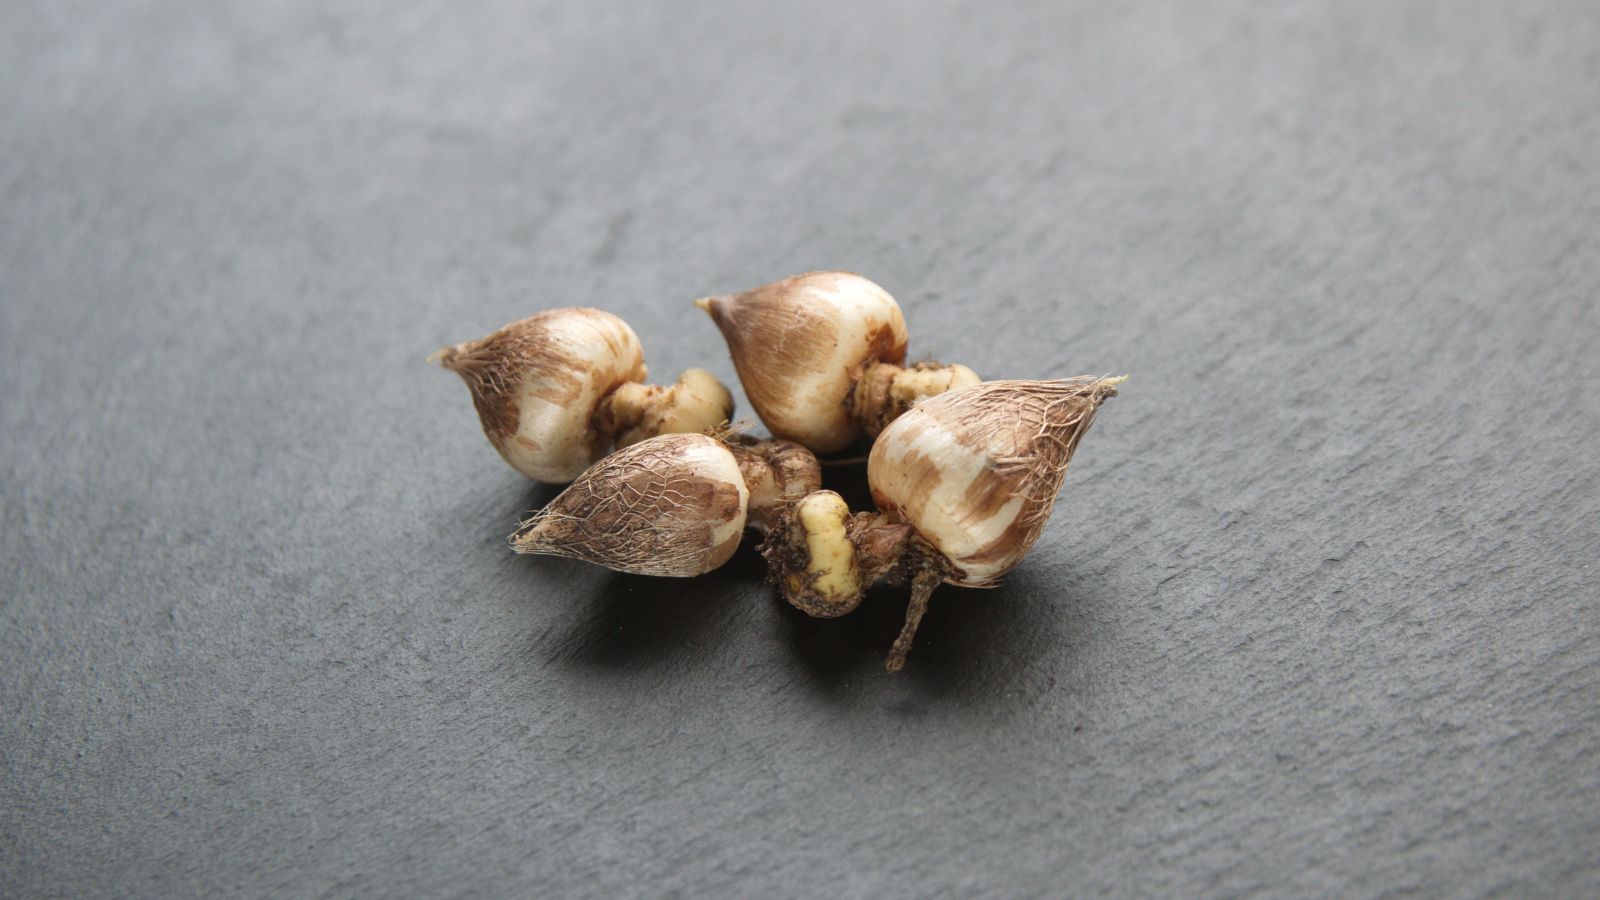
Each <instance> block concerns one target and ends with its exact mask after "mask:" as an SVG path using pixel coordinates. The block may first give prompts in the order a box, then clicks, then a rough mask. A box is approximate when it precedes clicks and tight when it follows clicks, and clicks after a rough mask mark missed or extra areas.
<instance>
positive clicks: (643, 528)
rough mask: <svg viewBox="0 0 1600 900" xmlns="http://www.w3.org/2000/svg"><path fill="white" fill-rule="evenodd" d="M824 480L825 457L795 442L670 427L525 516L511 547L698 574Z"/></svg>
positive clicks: (629, 568) (617, 566)
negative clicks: (821, 463) (821, 460)
mask: <svg viewBox="0 0 1600 900" xmlns="http://www.w3.org/2000/svg"><path fill="white" fill-rule="evenodd" d="M821 483H822V475H821V469H820V468H819V467H818V465H817V460H816V457H814V456H812V455H811V452H810V451H808V450H806V449H805V448H804V447H801V446H799V445H798V444H793V443H790V442H788V441H760V442H753V443H751V444H749V445H745V446H741V445H737V444H731V443H728V442H726V441H723V440H720V439H718V438H714V437H710V436H708V435H704V434H666V435H660V436H658V437H653V438H647V439H645V440H643V441H640V442H638V443H636V444H633V445H631V446H628V447H625V448H623V449H622V450H618V451H617V452H616V453H613V454H611V455H610V456H607V457H606V458H605V459H602V460H600V461H599V462H598V463H595V465H594V466H593V467H591V468H590V469H589V470H588V471H586V472H584V473H583V474H582V475H581V476H579V478H578V480H577V481H574V482H573V483H572V484H571V485H570V486H568V487H567V489H566V490H564V491H562V492H561V493H560V494H559V495H558V496H557V497H556V498H555V499H554V500H552V501H550V504H549V505H548V506H546V507H545V508H544V509H542V510H540V511H539V512H537V513H535V514H534V515H533V516H532V517H531V518H529V519H528V520H527V521H525V522H523V523H522V525H521V527H519V528H518V529H517V531H516V533H515V534H513V535H512V536H511V548H512V549H513V550H515V551H516V552H518V553H530V554H542V555H546V556H564V557H568V558H570V559H581V560H583V561H585V562H589V563H594V564H595V565H598V566H604V567H605V568H607V569H611V570H613V571H617V572H631V573H634V574H636V575H660V576H667V577H673V578H689V577H692V576H695V575H703V574H705V573H706V572H709V571H711V570H712V569H715V568H717V567H718V566H720V565H722V564H723V563H725V562H727V561H728V558H729V557H731V556H732V555H733V552H734V550H736V549H738V547H739V541H740V539H741V537H742V535H743V533H744V530H745V528H747V527H749V528H753V529H755V530H757V531H759V532H761V533H763V534H764V533H766V532H767V531H768V530H770V529H771V528H773V527H774V526H775V525H776V524H777V521H778V518H779V516H780V515H781V513H782V511H783V510H784V509H785V508H786V507H788V506H789V505H790V504H792V503H793V502H794V501H795V500H798V499H799V498H801V497H804V496H806V495H807V494H809V493H811V492H812V491H815V490H816V489H817V487H818V486H819V485H820V484H821Z"/></svg>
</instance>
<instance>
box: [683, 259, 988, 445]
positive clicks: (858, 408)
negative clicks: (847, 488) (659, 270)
mask: <svg viewBox="0 0 1600 900" xmlns="http://www.w3.org/2000/svg"><path fill="white" fill-rule="evenodd" d="M695 305H696V306H699V307H700V308H701V309H703V310H705V311H706V312H707V313H709V314H710V316H711V319H712V321H713V322H715V323H716V324H717V328H719V329H720V330H721V331H722V336H723V338H724V339H726V340H727V342H728V352H729V353H730V354H731V355H732V356H733V364H734V367H735V368H736V369H737V370H738V372H739V380H740V381H741V382H743V384H744V390H745V393H746V394H747V395H749V397H750V404H751V405H752V406H754V407H755V410H756V415H758V416H760V417H761V421H762V422H765V423H766V425H767V427H768V428H769V429H771V430H772V433H773V434H775V435H777V436H778V437H781V438H787V439H789V440H792V441H797V442H799V443H801V444H804V445H805V446H806V447H808V448H810V449H811V450H813V451H814V452H817V453H834V452H837V451H839V450H843V449H844V448H846V447H848V446H850V445H851V444H852V443H854V442H856V441H857V440H859V439H860V438H861V437H862V436H863V435H868V436H871V435H876V434H877V433H878V432H880V431H882V430H883V428H884V426H886V425H887V424H889V423H890V422H892V421H894V419H895V418H896V417H898V416H899V415H901V414H902V413H904V412H905V411H906V410H908V409H910V408H911V406H912V405H913V404H915V403H916V402H917V401H919V400H922V399H924V398H926V397H931V396H934V395H936V394H941V393H944V392H945V391H950V390H955V389H956V388H961V387H966V386H968V385H973V384H977V383H978V376H977V375H976V374H975V373H974V372H973V371H972V370H971V369H969V368H967V367H966V366H960V365H952V366H945V365H940V364H938V363H918V364H916V365H914V366H911V367H906V366H905V360H906V322H905V318H904V317H903V316H902V315H901V314H900V306H899V304H897V303H895V301H894V298H893V297H891V296H889V292H888V291H885V290H884V289H883V288H881V287H879V286H878V285H876V284H874V283H873V282H871V281H869V280H867V279H865V278H862V277H861V276H860V275H852V274H851V273H849V272H811V273H808V274H805V275H795V276H793V277H790V278H785V279H783V280H782V281H775V282H773V283H772V284H767V285H762V286H761V287H758V288H755V289H754V290H749V291H745V292H743V293H740V294H727V295H724V296H719V297H705V298H702V299H700V300H696V301H695Z"/></svg>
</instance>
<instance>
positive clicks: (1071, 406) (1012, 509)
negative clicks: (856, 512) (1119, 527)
mask: <svg viewBox="0 0 1600 900" xmlns="http://www.w3.org/2000/svg"><path fill="white" fill-rule="evenodd" d="M1119 381H1120V379H1106V378H1089V377H1085V378H1073V379H1065V380H1060V381H990V382H985V383H983V384H979V385H976V386H974V387H969V388H963V389H961V390H957V391H952V392H950V393H947V394H941V395H939V396H937V397H932V398H929V399H927V400H924V401H922V402H921V403H918V404H917V405H916V406H915V407H913V408H912V409H911V410H909V411H908V412H906V414H905V415H903V416H901V417H900V418H898V419H896V420H895V421H894V422H893V423H891V424H890V425H889V426H888V427H887V428H886V429H884V431H883V433H882V434H880V435H879V436H878V439H877V441H876V442H875V443H874V444H873V447H872V453H871V455H870V456H869V457H868V461H867V480H868V484H869V485H870V486H871V489H872V499H873V502H874V503H875V504H877V506H878V509H879V510H880V511H881V512H883V513H884V514H885V515H886V516H888V517H889V518H890V519H892V520H896V521H902V522H906V523H909V524H910V525H911V526H912V527H913V528H915V529H916V530H917V533H918V534H919V535H920V536H921V537H922V538H923V539H925V540H927V541H928V542H929V543H930V544H931V545H932V546H933V547H934V548H935V549H937V550H938V551H939V552H940V553H941V554H942V555H943V556H944V557H945V558H946V559H947V560H948V561H949V562H950V564H951V570H950V571H949V572H948V573H947V574H946V576H945V581H946V582H948V583H950V584H957V585H963V586H967V587H990V586H993V585H994V584H995V583H997V582H998V581H999V579H1000V578H1001V576H1003V575H1005V573H1006V572H1008V571H1010V570H1011V569H1012V568H1013V567H1015V566H1016V564H1017V563H1018V562H1020V561H1021V560H1022V558H1023V556H1025V555H1026V554H1027V552H1028V549H1029V548H1030V547H1032V546H1033V544H1034V542H1035V541H1036V540H1038V538H1039V534H1040V532H1041V531H1043V529H1044V526H1045V523H1046V522H1047V521H1048V520H1049V518H1050V513H1051V511H1052V510H1053V509H1054V507H1055V503H1056V497H1057V495H1058V494H1059V493H1060V490H1061V483H1062V480H1063V479H1064V478H1065V477H1066V473H1067V465H1068V463H1069V462H1070V461H1071V458H1072V454H1073V452H1074V451H1075V450H1076V449H1077V446H1078V442H1079V441H1080V440H1081V439H1082V438H1083V435H1084V433H1086V432H1087V431H1088V430H1089V426H1090V425H1091V424H1092V423H1093V421H1094V416H1095V411H1096V410H1097V409H1098V408H1099V406H1100V404H1101V403H1102V402H1104V401H1105V399H1106V398H1108V397H1110V396H1113V395H1114V394H1115V393H1116V384H1117V383H1118V382H1119Z"/></svg>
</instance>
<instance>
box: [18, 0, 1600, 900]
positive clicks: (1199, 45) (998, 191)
mask: <svg viewBox="0 0 1600 900" xmlns="http://www.w3.org/2000/svg"><path fill="white" fill-rule="evenodd" d="M1597 148H1600V5H1597V4H1594V3H1592V2H1587V0H1585V2H1571V3H1544V2H1533V3H1499V2H1470V3H1444V2H1440V3H1393V2H1358V3H1342V4H1339V3H1327V4H1321V3H1303V2H1291V3H1262V4H1242V3H1221V4H1190V3H1184V2H1180V0H1171V2H1156V3H1134V4H1093V5H1091V4H1078V3H1054V2H1040V3H1031V4H993V3H977V2H945V0H937V2H929V0H915V2H897V3H882V4H880V3H872V4H848V3H834V4H823V5H814V4H807V3H800V4H792V3H791V4H771V5H757V4H742V3H733V2H727V3H697V4H692V5H691V4H678V3H652V2H635V3H627V4H621V5H618V4H584V3H572V4H553V3H525V2H518V3H487V4H455V3H443V2H438V3H410V4H390V3H376V2H372V3H367V2H359V3H335V4H323V3H313V2H300V0H296V2H283V3H227V4H223V3H217V2H213V0H194V2H187V3H182V2H168V3H123V4H110V3H100V2H93V3H89V2H83V3H77V2H74V3H66V2H48V3H46V2H36V3H27V2H23V3H9V4H6V5H4V6H3V7H0V576H3V582H0V587H3V592H4V593H3V596H0V666H3V668H0V712H3V721H0V729H3V743H0V748H3V752H4V758H5V770H4V775H3V776H0V895H4V896H8V897H21V896H35V895H55V894H64V895H73V896H111V895H145V896H163V897H165V896H181V895H202V894H214V893H217V892H224V891H228V892H238V893H243V894H251V895H261V894H279V895H287V896H346V895H361V896H396V895H421V894H446V895H457V894H459V895H501V896H520V895H529V894H532V893H535V892H549V893H560V894H571V895H577V894H591V895H602V896H611V895H623V896H631V895H643V896H653V895H673V894H677V895H683V896H707V895H709V896H738V895H745V896H754V895H762V894H777V895H816V896H830V895H836V894H844V895H849V896H869V895H870V896H895V897H898V896H927V895H946V896H964V895H971V894H980V895H989V896H1012V895H1057V894H1083V895H1094V894H1103V893H1115V894H1123V895H1149V894H1168V895H1178V896H1198V895H1238V894H1251V893H1260V894H1264V895H1276V896H1282V895H1288V894H1344V895H1379V894H1389V893H1398V892H1418V893H1422V894H1428V895H1436V894H1448V895H1456V896H1474V895H1480V894H1496V893H1501V894H1508V895H1520V896H1527V895H1535V894H1539V895H1568V896H1581V895H1589V896H1593V895H1594V894H1596V893H1597V892H1600V867H1597V862H1596V860H1597V858H1600V838H1597V834H1600V704H1597V698H1600V666H1597V661H1600V614H1597V600H1600V594H1597V591H1596V588H1595V577H1596V573H1595V569H1594V567H1595V566H1596V565H1597V555H1600V554H1597V548H1600V475H1597V467H1596V449H1595V448H1596V442H1597V440H1600V353H1597V352H1596V347H1597V346H1600V327H1597V326H1600V308H1597V306H1600V304H1597V295H1600V224H1597V223H1600V149H1597ZM824 267H829V268H831V267H838V268H849V269H854V270H857V271H860V272H862V273H865V274H868V275H870V276H871V277H873V278H875V279H877V280H878V281H880V282H881V283H882V284H884V285H885V286H886V287H888V288H889V290H890V291H892V292H893V293H894V294H895V295H896V296H897V297H898V298H899V299H900V300H901V302H902V304H903V305H904V307H905V310H906V314H907V318H908V320H909V323H910V327H911V331H912V352H913V354H914V355H916V356H927V357H933V358H937V359H943V360H949V361H959V362H964V363H967V364H969V365H971V366H972V367H974V368H975V369H977V370H978V371H979V372H980V373H983V374H985V375H988V376H991V377H1045V376H1060V375H1071V374H1079V373H1105V372H1127V373H1130V374H1131V375H1132V379H1131V380H1130V381H1129V382H1128V384H1127V386H1126V389H1125V390H1124V392H1123V394H1122V396H1121V397H1119V398H1117V399H1115V400H1113V401H1111V402H1110V403H1109V404H1108V405H1107V407H1106V408H1105V409H1104V411H1103V414H1102V416H1101V418H1100V421H1099V423H1098V424H1097V425H1096V426H1095V429H1094V431H1093V432H1092V433H1091V434H1090V435H1089V437H1088V438H1087V439H1086V440H1085V442H1084V444H1083V447H1082V450H1081V452H1080V454H1079V456H1078V458H1077V460H1076V461H1075V462H1074V464H1073V469H1072V471H1071V473H1070V474H1069V476H1068V478H1067V486H1066V490H1065V493H1064V495H1063V499H1062V502H1061V504H1060V505H1059V506H1058V507H1057V512H1056V515H1055V518H1054V520H1053V521H1052V522H1051V524H1050V527H1049V529H1048V531H1047V532H1046V535H1045V537H1044V539H1043V540H1042V541H1041V543H1040V544H1039V546H1038V547H1037V548H1036V549H1035V551H1034V553H1033V555H1032V556H1031V557H1030V558H1029V560H1028V561H1027V562H1026V563H1025V564H1024V565H1023V566H1022V567H1021V568H1020V569H1019V570H1018V571H1017V572H1016V573H1015V574H1014V575H1013V576H1012V577H1011V578H1010V580H1009V581H1008V583H1007V584H1006V585H1005V586H1004V587H1002V588H1001V589H999V590H995V591H990V592H980V591H963V590H956V589H944V590H941V591H940V592H939V593H938V594H937V595H936V596H935V599H934V607H933V610H932V612H931V613H930V615H929V618H928V621H927V624H926V625H925V627H924V628H923V631H922V635H921V638H920V640H919V642H918V646H917V649H916V651H915V653H914V654H913V655H912V657H911V663H910V665H909V667H908V668H907V670H906V671H905V672H903V673H901V674H900V675H899V676H890V675H887V674H885V673H884V672H883V671H882V668H881V663H882V655H883V652H884V650H885V649H886V648H887V647H888V645H889V642H890V641H891V639H892V638H893V636H894V633H895V631H896V629H897V627H898V623H899V617H900V614H901V610H902V608H903V595H902V594H900V593H898V592H896V591H894V590H887V589H885V590H881V591H878V592H875V593H874V595H873V596H872V598H871V599H870V600H869V602H868V604H867V607H866V608H864V609H863V610H862V611H860V612H858V613H857V614H855V615H854V616H852V617H849V618H846V619H842V620H838V621H814V620H809V619H807V618H805V617H804V616H802V615H800V614H799V613H797V612H795V611H793V610H791V609H789V608H787V607H786V606H784V605H783V604H782V603H781V602H780V601H779V600H777V599H776V597H775V596H774V595H773V593H772V592H771V590H770V589H768V588H767V587H766V586H764V585H763V584H762V583H761V576H762V569H761V566H760V563H759V561H758V560H757V559H756V558H755V556H754V555H753V554H752V553H749V552H748V551H745V552H742V553H741V554H740V555H739V556H738V557H736V558H735V560H734V561H733V562H732V563H731V564H730V565H729V566H728V567H727V568H726V569H725V570H724V571H722V572H718V573H716V574H714V575H712V576H709V577H706V578H703V579H700V580H698V581H667V580H650V579H646V578H639V577H628V576H620V575H613V574H610V573H608V572H605V571H601V570H598V569H594V568H589V567H586V566H583V565H581V564H577V563H568V562H564V561H559V560H548V559H528V558H519V557H514V556H512V555H511V554H510V553H508V552H507V550H506V548H505V545H504V538H505V536H506V535H507V534H508V533H509V532H510V530H511V528H512V527H513V525H514V524H515V522H516V519H517V517H518V515H519V514H520V513H522V512H524V511H526V510H528V509H530V508H532V507H534V506H535V505H537V504H539V503H542V502H543V501H544V500H546V499H548V498H549V497H550V496H552V495H553V492H552V491H550V490H548V489H537V488H533V487H531V486H530V485H529V484H528V483H527V482H525V481H524V480H523V479H521V478H520V477H518V476H517V475H515V474H514V473H513V472H511V471H510V470H509V469H508V468H506V467H505V466H504V465H503V464H502V463H501V462H500V461H499V459H498V458H497V457H496V456H495V454H494V453H493V451H492V450H491V449H490V448H489V446H488V445H487V443H486V442H485V441H484V440H483V437H482V435H481V434H480V433H479V431H478V426H477V423H476V420H475V417H474V415H473V412H472V409H471V406H470V404H469V403H468V398H467V393H466V391H465V389H464V388H463V387H462V385H461V384H460V383H459V382H458V381H457V380H456V379H455V378H454V377H453V376H451V375H449V374H448V373H445V372H441V371H439V370H437V369H433V368H429V367H427V366H425V365H424V364H423V358H424V357H425V356H426V355H427V354H428V352H429V351H431V350H433V349H434V348H435V347H436V346H438V345H440V344H443V343H446V342H452V341H456V340H461V339H465V338H468V337H473V336H476V335H478V334H480V333H482V332H485V331H487V330H489V329H490V328H492V327H495V326H498V325H500V324H501V323H503V322H505V321H508V320H510V319H513V318H517V317H520V316H523V315H527V314H530V313H532V312H533V311H536V310H538V309H541V308H545V307H550V306H557V305H572V304H590V305H598V306H602V307H605V308H607V309H609V310H612V311H614V312H616V313H618V314H620V315H622V316H623V317H624V318H626V319H627V320H628V321H629V322H631V323H632V324H633V325H634V327H635V328H636V330H637V331H638V332H639V334H640V336H641V338H642V339H643V341H644V343H645V347H646V353H647V356H648V358H649V361H650V363H651V366H652V369H653V371H654V372H655V373H656V375H657V376H658V377H661V378H670V377H672V376H673V375H674V374H675V373H676V372H677V371H678V370H679V369H681V368H683V367H685V366H689V365H708V366H709V367H710V368H711V369H712V370H713V371H714V372H716V373H717V374H718V375H719V376H721V377H723V378H725V379H727V380H729V381H730V382H732V380H733V372H732V367H731V365H730V364H729V363H728V361H727V357H726V354H725V352H724V349H723V347H722V344H721V341H720V338H719V336H718V334H717V333H716V331H715V329H714V328H713V327H712V326H711V324H710V322H709V321H708V320H706V319H705V317H704V316H702V315H701V314H700V313H699V312H697V311H696V310H694V309H693V308H691V307H690V306H689V301H690V300H691V299H693V298H694V297H696V296H700V295H702V294H705V293H711V292H717V291H724V290H731V289H737V288H743V287H749V286H753V285H755V284H758V283H761V282H763V281H767V280H770V279H773V278H776V277H779V276H782V275H787V274H791V273H793V272H797V271H802V270H806V269H812V268H824ZM741 408H742V409H743V410H745V411H748V406H747V405H743V406H742V407H741Z"/></svg>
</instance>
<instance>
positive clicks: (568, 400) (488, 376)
mask: <svg viewBox="0 0 1600 900" xmlns="http://www.w3.org/2000/svg"><path fill="white" fill-rule="evenodd" d="M433 358H434V359H435V360H437V361H438V362H439V363H440V364H441V365H443V366H444V367H445V368H447V369H450V370H451V371H454V372H455V373H456V374H458V375H460V376H461V378H462V380H463V381H465V382H466V383H467V387H468V388H470V389H471V391H472V402H473V405H474V406H475V407H476V408H477V410H478V418H479V420H480V421H481V422H482V424H483V433H484V435H485V436H486V437H488V439H489V443H490V444H492V445H494V448H495V449H496V450H498V451H499V452H500V455H501V457H503V458H504V459H505V461H506V462H507V463H509V464H510V465H511V467H512V468H514V469H516V470H517V471H519V472H521V473H523V474H524V475H527V476H528V477H530V478H533V479H536V480H538V481H544V482H549V483H553V484H560V483H563V482H567V481H571V480H572V479H574V478H576V477H577V476H578V475H579V474H580V473H582V472H583V470H584V469H585V468H587V467H588V465H589V463H590V462H592V461H593V460H594V459H595V458H596V457H598V456H600V455H601V454H603V453H604V452H605V451H606V450H607V449H609V443H610V437H609V436H607V435H602V434H600V432H599V431H598V430H597V429H596V428H595V427H594V423H593V421H592V420H593V417H594V414H595V410H596V408H597V406H598V405H599V403H600V402H601V400H602V399H604V398H605V397H606V396H607V395H608V394H610V393H611V392H612V391H613V390H615V389H616V388H617V387H618V386H619V385H622V384H626V383H628V382H642V381H644V379H645V377H646V375H647V374H648V370H647V369H646V368H645V364H644V351H643V350H642V349H641V348H640V346H639V338H638V336H637V335H635V334H634V333H633V329H632V328H629V327H628V324H627V323H626V322H624V321H623V320H622V319H620V318H618V317H617V316H614V315H612V314H611V313H608V312H605V311H603V310H598V309H590V308H587V307H573V308H564V309H551V310H546V311H544V312H541V313H539V314H538V315H534V316H530V317H528V318H526V319H521V320H519V321H516V322H512V323H510V324H508V325H506V326H504V327H502V328H500V329H497V330H496V331H494V332H492V333H490V334H488V335H485V336H484V337H481V338H479V339H477V340H474V341H466V342H465V343H461V344H456V345H455V346H453V347H446V348H445V349H443V350H441V351H439V353H437V354H435V355H434V357H433Z"/></svg>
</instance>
